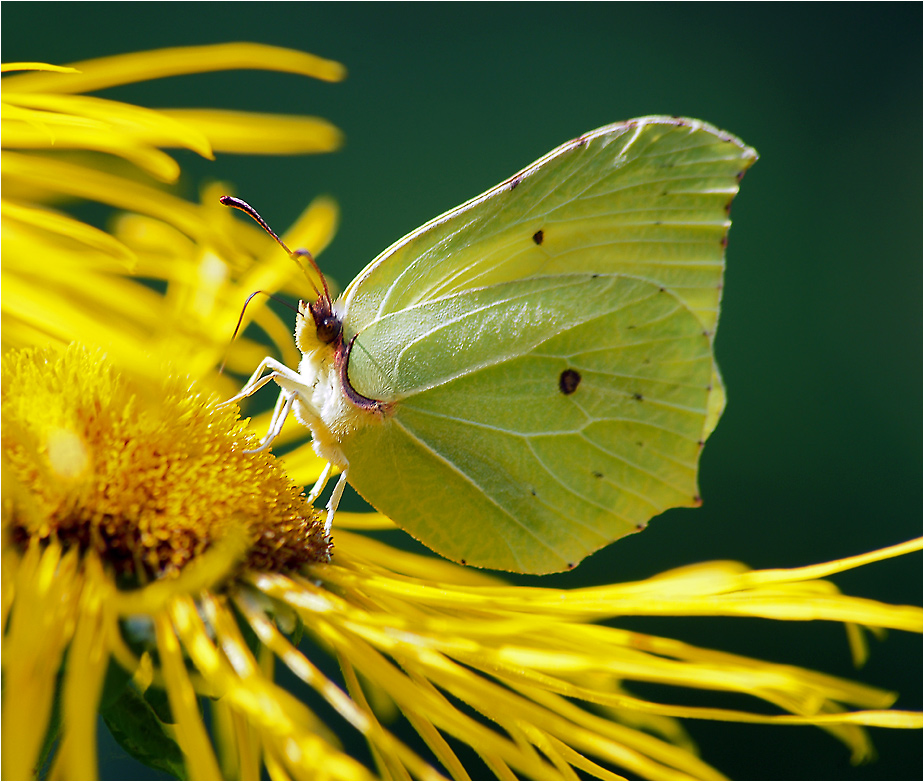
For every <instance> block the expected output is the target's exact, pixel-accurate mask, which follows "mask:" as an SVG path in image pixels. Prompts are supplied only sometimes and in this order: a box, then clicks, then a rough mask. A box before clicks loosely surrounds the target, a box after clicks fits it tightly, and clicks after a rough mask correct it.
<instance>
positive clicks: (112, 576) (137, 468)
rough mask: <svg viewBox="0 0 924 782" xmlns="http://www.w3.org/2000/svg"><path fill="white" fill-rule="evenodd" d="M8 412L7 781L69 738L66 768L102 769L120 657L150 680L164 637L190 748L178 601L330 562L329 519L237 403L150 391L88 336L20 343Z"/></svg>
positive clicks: (164, 674)
mask: <svg viewBox="0 0 924 782" xmlns="http://www.w3.org/2000/svg"><path fill="white" fill-rule="evenodd" d="M2 416H3V622H4V630H5V634H4V638H3V674H4V688H5V692H4V703H3V711H4V713H3V747H4V752H3V777H4V778H7V779H9V778H24V777H31V776H34V775H35V774H37V773H42V769H43V766H45V765H47V763H48V762H49V759H48V758H47V757H46V754H47V753H48V748H49V747H50V746H51V745H52V744H53V743H54V740H55V739H57V738H60V739H61V742H60V750H59V752H58V755H57V758H56V759H55V760H54V762H55V763H56V764H57V766H56V767H55V768H54V769H53V770H52V771H53V773H54V775H56V776H64V777H68V778H92V777H94V776H95V775H96V762H95V758H94V757H93V753H94V752H95V750H94V749H93V747H95V743H96V742H95V738H94V735H93V731H95V725H96V719H95V710H96V708H97V704H98V703H99V702H100V699H101V697H102V693H103V688H102V683H103V679H104V678H105V676H106V669H107V661H108V659H109V656H110V655H115V656H116V657H117V658H118V659H119V661H120V663H121V664H122V666H123V667H124V668H125V670H127V671H129V672H135V674H136V676H138V675H141V674H140V673H139V672H140V671H143V670H144V669H145V667H147V668H148V669H149V670H150V667H151V659H150V651H149V650H148V649H147V648H146V646H149V645H150V643H151V642H153V639H154V638H155V637H156V644H157V650H158V656H159V664H160V666H161V668H162V670H159V671H157V672H155V675H154V677H153V681H154V683H155V684H157V683H158V681H160V684H161V685H162V686H163V687H164V689H166V691H167V695H168V700H169V707H170V710H171V711H172V713H173V717H172V719H171V721H175V722H176V723H177V725H178V736H179V741H180V747H181V748H182V750H183V753H184V754H186V755H187V756H189V754H190V752H194V751H195V747H194V746H185V745H184V744H189V742H191V741H192V740H193V738H194V736H195V734H196V730H195V729H194V728H187V729H186V730H185V731H184V729H183V726H184V719H185V720H186V722H187V723H188V722H189V719H190V717H189V714H185V713H184V708H185V710H186V711H189V703H185V705H184V704H183V695H184V693H186V692H187V691H188V692H190V693H191V692H192V690H191V689H190V688H189V679H188V675H187V674H186V671H185V668H184V665H183V659H182V656H181V655H180V653H179V652H178V651H177V650H174V652H173V656H172V657H171V655H170V649H171V648H172V647H171V643H170V639H171V637H172V639H173V644H174V646H175V644H176V639H175V636H171V633H172V630H170V629H169V628H170V625H169V621H168V620H167V619H166V617H167V612H169V611H170V610H171V606H175V604H176V601H177V600H181V601H182V600H183V599H189V598H190V597H191V596H195V597H201V595H202V594H204V593H203V590H210V589H211V590H215V589H217V588H220V587H221V586H222V585H223V584H224V583H225V582H227V580H228V579H229V578H232V577H234V576H235V575H236V574H238V573H240V572H245V571H247V570H256V571H259V572H289V571H293V570H295V569H297V568H299V567H300V566H302V565H304V564H306V563H312V562H324V561H327V560H328V559H329V554H330V548H331V544H330V541H329V539H328V538H326V537H325V535H324V532H323V524H322V523H320V521H319V519H318V516H317V514H316V513H315V511H314V510H313V509H312V508H311V506H310V505H309V504H308V502H307V500H306V498H305V497H304V495H303V494H302V492H301V490H300V488H298V487H296V486H295V485H294V484H293V483H292V482H291V481H290V480H289V479H288V478H287V477H286V476H285V474H284V473H283V472H282V471H281V469H279V467H278V466H277V464H276V462H275V459H274V457H272V456H271V455H268V454H252V453H245V449H246V448H247V447H248V446H252V445H253V442H254V440H253V439H252V436H251V435H248V434H246V432H245V428H244V422H243V421H240V420H239V419H237V414H236V410H234V408H231V407H216V406H215V405H213V404H210V403H209V401H208V400H207V399H206V398H204V397H203V396H200V395H195V394H194V393H191V391H190V389H189V388H188V381H187V380H185V379H184V380H179V379H174V380H167V381H165V382H163V383H162V385H161V386H160V387H157V388H152V387H150V384H147V383H138V382H134V381H133V380H132V379H131V378H129V377H126V376H124V375H120V374H118V373H117V372H116V371H115V370H114V369H113V368H112V367H111V366H109V365H108V364H107V363H105V361H104V360H102V359H101V357H100V356H98V355H94V354H93V353H91V352H89V351H87V350H86V349H83V348H81V347H78V346H76V345H71V346H70V347H68V348H67V349H66V350H65V351H63V352H57V351H55V352H52V351H41V350H37V349H33V348H30V349H26V350H23V351H12V352H10V353H8V354H6V355H5V357H4V360H3V403H2ZM193 610H194V611H195V609H193ZM129 617H133V619H132V620H131V621H130V622H129V623H128V625H124V626H123V627H122V629H121V630H120V629H119V628H118V625H117V624H116V620H118V619H122V620H125V619H128V618H129ZM132 626H134V627H135V631H134V632H132V630H131V628H132ZM139 627H140V634H139V631H138V628H139ZM187 642H188V641H187ZM129 646H130V647H131V648H129ZM65 650H67V657H66V666H65V668H64V670H65V671H66V675H65V676H64V677H63V679H61V680H60V681H58V674H59V670H60V669H61V667H62V660H63V659H64V658H63V654H64V652H65ZM171 666H172V667H171ZM110 678H111V672H110ZM126 678H127V674H126V675H123V676H122V681H121V684H122V685H124V684H125V680H126ZM184 685H185V686H184ZM106 697H108V694H107V696H106ZM53 704H54V705H53ZM58 706H60V707H61V710H60V721H61V723H62V727H61V729H60V730H61V732H60V734H59V735H55V733H56V731H57V729H56V727H55V724H54V723H55V722H56V721H57V720H58V717H59V715H58V713H57V712H58V708H57V707H58ZM195 709H196V706H195V700H194V699H193V701H192V710H193V711H195ZM104 715H105V711H104ZM197 719H198V718H197ZM193 724H197V723H193ZM84 732H87V735H86V736H84V735H83V733H84ZM160 740H161V741H167V740H168V738H167V736H166V735H164V736H163V737H162V738H161V739H160ZM170 744H171V746H172V742H170ZM142 754H143V753H142ZM167 755H168V756H169V753H167ZM179 757H180V755H179V754H178V753H177V759H179ZM144 759H145V760H146V761H147V762H150V758H144ZM165 762H166V761H165ZM197 762H202V763H204V765H203V766H201V767H200V768H199V769H198V771H197V775H200V776H201V775H202V773H206V775H208V776H214V775H215V774H213V773H211V772H212V769H211V768H210V767H209V766H208V762H207V761H197ZM193 766H195V764H194V763H193V765H192V766H190V771H195V769H194V768H193ZM162 767H166V768H168V769H170V770H174V771H176V767H171V766H170V764H169V763H167V764H166V766H164V765H163V764H162ZM179 768H182V765H180V766H179Z"/></svg>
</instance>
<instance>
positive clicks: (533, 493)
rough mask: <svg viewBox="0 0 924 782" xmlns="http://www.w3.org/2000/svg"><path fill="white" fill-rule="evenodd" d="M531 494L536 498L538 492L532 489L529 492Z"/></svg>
mask: <svg viewBox="0 0 924 782" xmlns="http://www.w3.org/2000/svg"><path fill="white" fill-rule="evenodd" d="M529 493H530V494H532V495H533V497H535V496H536V490H535V489H530V490H529Z"/></svg>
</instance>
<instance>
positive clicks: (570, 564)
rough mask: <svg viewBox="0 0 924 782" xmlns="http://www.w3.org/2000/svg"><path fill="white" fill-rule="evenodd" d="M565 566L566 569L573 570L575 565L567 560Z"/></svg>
mask: <svg viewBox="0 0 924 782" xmlns="http://www.w3.org/2000/svg"><path fill="white" fill-rule="evenodd" d="M565 567H566V568H568V570H574V567H575V565H574V563H573V562H569V563H568V564H567V565H565Z"/></svg>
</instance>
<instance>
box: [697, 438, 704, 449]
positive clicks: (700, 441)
mask: <svg viewBox="0 0 924 782" xmlns="http://www.w3.org/2000/svg"><path fill="white" fill-rule="evenodd" d="M696 444H697V445H698V446H699V447H700V448H702V447H703V446H704V445H706V443H705V442H704V441H702V440H697V441H696Z"/></svg>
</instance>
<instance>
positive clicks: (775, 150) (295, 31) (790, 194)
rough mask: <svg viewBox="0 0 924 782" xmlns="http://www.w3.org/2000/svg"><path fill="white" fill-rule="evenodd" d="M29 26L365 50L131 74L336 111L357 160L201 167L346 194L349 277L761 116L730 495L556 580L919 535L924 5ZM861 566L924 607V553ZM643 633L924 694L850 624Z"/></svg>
mask: <svg viewBox="0 0 924 782" xmlns="http://www.w3.org/2000/svg"><path fill="white" fill-rule="evenodd" d="M2 21H3V28H2V45H3V60H4V61H6V62H10V61H14V60H40V61H46V62H53V63H59V64H64V63H68V62H72V61H75V60H79V59H84V58H88V57H93V56H99V55H105V54H116V53H121V52H127V51H134V50H141V49H148V48H157V47H163V46H177V45H185V44H202V43H210V42H223V41H235V40H250V41H259V42H265V43H271V44H276V45H281V46H289V47H293V48H299V49H304V50H307V51H310V52H313V53H316V54H320V55H323V56H326V57H329V58H332V59H337V60H340V61H341V62H343V63H344V64H346V65H347V67H348V68H349V69H350V77H349V78H348V80H347V81H346V82H344V83H342V84H335V85H332V84H323V83H319V82H312V81H310V80H308V79H304V78H301V77H295V76H288V75H280V74H272V73H266V72H249V71H245V72H231V73H220V74H206V75H203V76H196V77H186V78H172V79H164V80H161V81H157V82H152V83H148V84H142V85H136V86H132V87H126V88H120V89H115V90H109V91H107V92H105V93H104V95H105V96H106V97H113V98H118V99H123V100H128V101H132V102H136V103H139V104H142V105H147V106H152V107H159V106H213V107H220V108H249V109H254V110H265V111H274V112H280V113H293V114H295V113H305V114H318V115H321V116H324V117H327V118H329V119H331V120H332V121H334V122H335V123H337V124H338V125H339V126H340V127H341V128H342V129H343V130H344V131H345V133H346V136H347V143H346V146H345V147H344V149H343V150H342V151H340V152H339V153H336V154H333V155H327V156H323V157H302V158H297V159H292V158H248V157H234V156H221V157H220V158H219V159H218V160H217V162H213V163H209V162H207V161H200V160H198V159H194V158H193V157H192V156H190V155H182V156H181V158H182V162H183V163H184V165H185V166H187V167H188V168H187V170H188V171H189V172H190V173H191V174H193V175H194V176H195V177H211V178H214V179H221V180H225V181H229V182H233V183H234V184H235V186H236V188H237V193H238V195H241V196H243V197H245V198H246V199H247V200H249V201H250V202H251V203H253V204H254V205H255V206H256V207H257V208H258V209H259V210H260V211H261V213H262V214H263V215H264V217H266V218H267V219H268V220H269V221H270V223H271V224H272V225H273V226H275V227H276V230H277V231H283V230H285V228H286V227H287V226H288V224H289V223H290V222H291V221H292V220H293V219H294V218H295V217H296V215H297V214H298V213H299V212H300V211H301V210H302V208H303V207H304V206H305V205H306V203H307V202H308V201H309V200H310V199H311V198H312V197H314V196H315V195H317V194H319V193H323V192H327V193H331V194H332V195H334V196H335V197H336V198H337V200H338V201H339V202H340V204H341V206H342V209H343V219H342V223H341V227H340V230H339V233H338V235H337V238H336V240H335V242H334V244H333V245H332V246H331V247H330V248H329V249H328V250H327V251H326V252H325V253H324V255H323V256H322V259H321V261H322V266H323V267H324V268H325V269H326V270H327V271H329V273H331V274H332V275H334V277H336V278H337V279H338V280H339V281H340V282H341V284H345V283H346V282H348V281H349V280H350V279H351V278H352V277H353V276H354V275H355V273H356V272H358V271H359V270H360V268H362V266H364V265H365V264H366V263H367V262H368V261H369V260H370V259H371V258H372V257H373V256H374V255H375V254H377V253H378V252H379V251H380V250H382V249H383V248H384V247H386V246H387V245H388V244H390V243H391V242H392V241H394V240H395V239H397V238H398V237H400V236H401V235H403V234H404V233H406V232H408V231H410V230H412V229H413V228H415V227H417V226H418V225H419V224H421V223H423V222H424V221H426V220H427V219H429V218H431V217H434V216H436V215H437V214H439V213H440V212H442V211H444V210H446V209H448V208H450V207H453V206H455V205H457V204H458V203H461V202H462V201H464V200H466V199H468V198H470V197H471V196H474V195H476V194H477V193H479V192H481V191H483V190H485V189H486V188H488V187H490V186H492V185H494V184H496V183H497V182H499V181H500V180H501V179H503V178H505V177H507V176H509V175H510V174H512V173H513V172H515V171H516V170H518V169H520V168H522V167H523V166H525V165H527V164H528V163H530V162H532V161H533V160H534V159H536V158H537V157H539V156H540V155H542V154H544V153H545V152H547V151H549V150H550V149H552V148H553V147H555V146H557V145H558V144H560V143H562V142H563V141H566V140H568V139H569V138H572V137H573V136H576V135H578V134H580V133H582V132H584V131H587V130H590V129H592V128H595V127H598V126H600V125H603V124H606V123H609V122H613V121H615V120H621V119H628V118H630V117H635V116H639V115H644V114H651V113H665V114H682V115H688V116H693V117H698V118H701V119H704V120H707V121H709V122H712V123H714V124H716V125H718V126H719V127H721V128H724V129H726V130H728V131H730V132H732V133H735V134H736V135H739V136H740V137H741V138H743V139H744V140H745V141H746V142H747V143H748V144H751V145H753V146H754V147H756V148H757V150H758V151H759V152H760V155H761V160H760V161H759V162H758V163H757V165H756V166H755V167H754V169H753V170H752V171H751V172H749V173H748V175H747V177H746V178H745V180H744V182H743V186H742V191H741V195H740V196H739V198H738V200H737V201H736V202H735V206H734V209H733V213H732V216H733V219H734V227H733V229H732V231H731V237H730V245H729V251H728V274H727V279H726V288H725V300H724V304H723V314H722V322H721V328H720V329H719V334H718V339H717V350H718V354H719V360H720V363H721V366H722V370H723V373H724V376H725V380H726V383H727V386H728V390H729V406H728V409H727V411H726V413H725V416H724V418H723V420H722V422H721V424H720V425H719V427H718V429H717V431H716V433H715V434H714V435H713V437H712V438H711V439H710V441H709V445H708V447H707V448H706V450H705V453H704V457H703V465H702V471H701V489H702V495H703V497H704V498H705V504H704V506H703V508H701V509H700V510H697V511H673V512H670V513H668V514H666V515H665V516H663V517H661V518H658V519H656V520H655V521H654V522H653V523H652V525H651V526H650V527H649V529H648V530H647V531H646V532H645V533H643V534H641V535H636V536H632V537H631V538H629V539H627V540H624V541H622V542H620V543H618V544H616V545H614V546H612V547H610V548H608V549H606V550H604V551H603V552H601V553H599V554H597V555H595V556H594V557H592V558H591V559H590V560H588V561H587V562H586V563H585V564H583V565H582V566H581V567H580V568H579V569H578V570H577V571H576V572H575V573H573V574H570V575H567V576H560V577H554V578H552V579H545V580H541V581H539V580H535V581H534V583H542V584H548V585H559V584H569V585H578V584H580V583H600V582H603V581H611V580H623V579H635V578H643V577H646V576H648V575H651V574H654V573H656V572H658V571H660V570H663V569H667V568H670V567H675V566H679V565H683V564H687V563H690V562H695V561H699V560H704V559H737V560H742V561H744V562H746V563H748V564H749V565H751V566H754V567H777V566H795V565H804V564H809V563H813V562H818V561H823V560H827V559H832V558H836V557H841V556H846V555H849V554H856V553H860V552H863V551H867V550H870V549H873V548H876V547H880V546H885V545H888V544H892V543H896V542H899V541H901V540H904V539H907V538H910V537H913V536H916V535H918V534H920V531H921V526H920V521H919V518H920V517H919V516H918V515H917V514H918V513H919V512H920V508H921V488H922V485H921V474H922V473H921V431H922V420H921V405H920V399H921V398H920V397H919V396H918V394H919V393H920V392H921V383H920V378H921V369H920V368H921V355H922V351H921V347H922V346H921V300H922V290H921V280H922V275H921V268H922V267H921V257H922V240H921V236H922V218H921V214H922V188H921V170H922V151H921V150H922V132H921V117H922V105H921V104H922V100H921V95H922V82H921V54H922V52H921V21H922V8H921V6H920V4H902V5H885V4H876V5H864V4H850V5H839V4H825V5H772V6H765V5H736V4H721V5H692V4H689V5H687V4H683V5H672V4H661V3H658V4H645V5H627V4H588V5H584V4H563V5H559V4H516V5H509V4H490V5H486V4H465V5H456V4H448V3H447V4H440V5H429V4H402V5H390V4H384V3H383V4H369V5H367V4H358V5H354V4H347V3H338V4H314V3H271V2H263V3H169V4H168V3H63V4H59V3H4V4H3V9H2ZM190 179H191V182H190V185H192V179H193V178H192V177H191V178H190ZM190 195H194V191H192V190H191V191H190ZM306 295H307V291H306ZM836 580H837V583H838V584H839V585H840V586H841V587H842V588H843V589H844V590H845V591H847V592H850V593H854V594H861V595H864V596H867V597H871V598H875V599H880V600H888V601H891V602H898V603H914V602H918V601H919V600H920V595H921V559H920V556H911V557H905V558H904V559H902V560H899V561H893V562H890V563H886V564H880V565H876V566H872V567H869V568H866V569H865V570H862V571H860V572H854V573H848V574H844V575H843V576H841V577H838V578H837V579H836ZM623 625H625V626H631V627H637V628H639V629H644V630H646V631H650V632H655V633H661V634H670V635H675V636H677V637H681V638H683V639H685V640H688V641H691V642H695V643H700V644H705V645H713V646H716V647H718V648H722V649H726V650H729V651H736V652H740V653H746V654H755V655H762V656H765V657H767V658H769V659H774V660H778V661H781V662H792V663H797V664H800V665H805V666H808V667H812V668H817V669H819V670H823V671H826V672H831V673H836V674H839V675H844V676H850V677H857V678H860V679H862V680H864V681H866V682H869V683H873V684H878V685H881V686H884V687H887V688H897V689H900V690H901V699H900V700H899V702H898V706H899V707H903V708H920V705H921V701H920V698H921V640H920V638H919V637H917V636H907V635H904V634H900V633H892V634H890V636H889V638H888V639H887V641H886V642H885V643H883V644H880V643H878V642H874V643H873V649H872V657H871V660H870V662H869V663H868V664H867V665H866V666H865V667H864V668H863V669H862V670H860V671H856V670H854V669H853V667H852V665H851V663H850V659H849V653H848V649H847V645H846V639H845V637H844V633H843V630H842V628H839V627H833V626H823V625H814V624H803V625H796V624H794V623H793V624H790V625H780V624H773V623H770V622H760V621H757V620H753V621H744V620H728V621H722V620H700V619H693V620H684V621H675V620H665V621H662V622H654V621H650V622H642V621H640V620H632V621H626V622H624V623H623ZM637 689H638V690H640V691H641V690H642V688H637ZM645 691H646V692H647V693H649V694H651V695H653V696H658V697H661V698H676V697H677V695H676V693H675V694H671V693H665V692H664V691H658V692H655V691H653V690H645ZM730 705H731V704H730ZM733 705H742V704H740V703H735V704H733ZM690 731H691V733H692V734H693V736H694V738H695V739H696V740H697V741H698V742H700V745H701V749H702V751H703V754H704V756H705V758H706V759H707V760H709V761H710V762H712V763H713V764H715V765H717V766H718V767H719V768H721V769H722V770H723V771H724V772H725V773H727V774H729V775H730V776H733V777H739V778H748V777H750V778H766V779H785V778H802V779H812V780H814V779H829V778H832V779H836V778H851V779H867V778H895V779H900V778H917V777H918V776H919V775H920V770H921V736H920V734H919V733H918V732H916V731H885V730H877V731H875V732H874V740H875V742H876V745H877V747H878V749H879V752H880V759H879V761H878V762H877V763H875V764H873V765H870V766H865V767H859V768H854V767H851V766H850V764H849V762H848V757H847V753H846V751H845V750H844V749H843V748H842V747H841V746H840V745H839V744H837V743H836V742H835V741H833V740H832V739H830V738H829V737H827V736H826V735H824V734H822V733H821V732H819V731H818V730H817V729H809V728H792V727H789V728H782V727H781V728H766V727H756V726H735V725H715V724H709V723H692V724H690ZM118 759H119V756H118V752H117V751H116V750H106V751H105V752H104V757H103V760H104V762H107V761H109V762H112V763H115V762H117V761H118ZM103 772H104V773H106V774H108V775H110V776H113V777H119V776H123V775H139V774H141V773H143V771H139V770H137V769H136V770H131V771H123V770H121V768H117V767H116V766H109V767H107V766H105V765H104V767H103Z"/></svg>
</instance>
